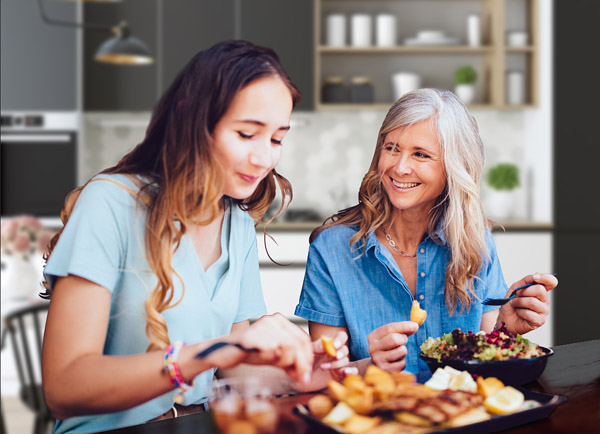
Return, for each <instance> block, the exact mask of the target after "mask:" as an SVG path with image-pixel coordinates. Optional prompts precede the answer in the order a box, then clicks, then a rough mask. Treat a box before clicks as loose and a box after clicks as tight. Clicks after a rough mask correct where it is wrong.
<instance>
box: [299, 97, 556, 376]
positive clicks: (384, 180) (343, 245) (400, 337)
mask: <svg viewBox="0 0 600 434" xmlns="http://www.w3.org/2000/svg"><path fill="white" fill-rule="evenodd" d="M483 160H484V152H483V144H482V141H481V138H480V137H479V131H478V127H477V123H476V121H475V119H474V118H473V117H472V116H471V115H470V114H469V112H468V111H467V109H466V107H465V106H464V104H462V103H461V102H460V100H459V99H458V98H457V97H456V96H455V95H454V94H452V93H451V92H449V91H440V90H436V89H421V90H418V91H414V92H410V93H408V94H405V95H404V96H403V97H402V98H400V99H399V100H398V101H396V103H394V105H393V106H392V107H391V108H390V110H389V112H388V114H387V116H386V118H385V120H384V121H383V124H382V126H381V129H380V131H379V136H378V139H377V145H376V148H375V154H374V156H373V160H372V162H371V166H370V168H369V171H368V172H367V174H366V175H365V177H364V179H363V182H362V184H361V187H360V191H359V203H358V205H355V206H353V207H350V208H348V209H345V210H342V211H340V212H338V213H337V214H335V215H333V216H332V217H330V218H329V219H328V220H327V221H326V223H325V224H324V225H323V226H321V227H319V228H317V229H315V231H314V232H313V233H312V234H311V238H310V241H311V246H310V250H309V255H308V263H307V269H306V274H305V278H304V285H303V288H302V293H301V296H300V302H299V304H298V306H297V308H296V315H298V316H301V317H303V318H306V319H308V320H309V327H310V334H311V336H312V338H313V339H314V338H317V337H319V336H321V335H322V334H333V333H335V332H337V331H340V330H343V331H346V332H348V334H349V336H350V344H349V345H350V353H351V359H353V360H355V361H356V362H354V363H356V364H357V365H358V366H359V369H360V370H361V371H362V370H364V368H365V367H366V365H368V364H369V363H375V364H376V365H378V366H379V367H382V368H384V369H386V370H389V371H398V370H402V369H407V370H410V371H412V372H420V371H426V370H427V366H426V364H425V363H424V362H423V361H421V360H420V359H419V352H420V351H419V346H420V344H421V343H422V342H423V341H424V340H425V339H427V337H430V336H432V337H437V336H440V335H442V334H443V333H447V332H449V331H451V330H453V329H455V328H458V327H460V328H461V329H463V330H465V331H466V330H473V331H476V330H484V331H486V332H489V331H491V330H492V329H493V328H494V327H499V326H501V325H502V323H505V324H506V325H507V327H508V330H509V331H511V332H516V333H521V334H523V333H526V332H528V331H531V330H533V329H536V328H538V327H540V326H541V325H543V324H544V322H545V320H546V318H547V315H548V312H549V299H548V294H547V292H548V291H549V290H551V289H552V288H554V287H555V286H556V285H557V281H556V279H555V278H554V277H553V276H552V275H550V274H533V275H528V276H525V277H524V278H523V279H521V280H520V281H518V282H515V283H514V284H513V285H512V286H511V289H512V288H514V287H516V286H519V285H522V284H524V283H530V282H533V281H535V282H536V284H535V285H533V286H530V287H529V288H527V289H525V290H523V291H521V292H520V293H519V294H518V297H516V298H515V299H514V300H512V301H511V302H510V303H508V304H506V305H504V306H502V308H500V309H498V306H485V305H483V304H481V300H483V299H484V298H486V297H496V298H497V297H504V296H505V295H506V294H507V291H508V288H507V285H506V283H505V282H504V278H503V276H502V270H501V268H500V263H499V261H498V257H497V254H496V248H495V245H494V241H493V238H492V236H491V232H490V229H489V228H490V222H489V221H488V220H487V219H486V218H485V216H484V213H483V209H482V206H481V202H480V197H479V187H480V181H481V172H482V168H483ZM414 300H417V301H418V302H419V303H420V304H421V307H422V308H424V309H425V310H426V311H427V313H428V317H427V320H426V321H425V323H424V324H423V325H422V326H421V327H419V326H418V325H417V324H416V323H414V322H411V321H410V320H409V319H410V310H411V306H412V303H413V301H414Z"/></svg>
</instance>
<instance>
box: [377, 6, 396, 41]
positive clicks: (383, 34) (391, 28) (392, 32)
mask: <svg viewBox="0 0 600 434" xmlns="http://www.w3.org/2000/svg"><path fill="white" fill-rule="evenodd" d="M376 26H377V27H376V43H377V46H378V47H393V46H395V45H396V17H395V16H394V15H392V14H379V15H377V18H376Z"/></svg>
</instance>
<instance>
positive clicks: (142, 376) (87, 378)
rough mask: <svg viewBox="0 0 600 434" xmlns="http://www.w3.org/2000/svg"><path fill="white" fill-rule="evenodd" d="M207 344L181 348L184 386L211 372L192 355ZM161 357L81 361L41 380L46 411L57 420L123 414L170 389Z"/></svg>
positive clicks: (101, 357) (87, 357)
mask: <svg viewBox="0 0 600 434" xmlns="http://www.w3.org/2000/svg"><path fill="white" fill-rule="evenodd" d="M208 345H210V342H209V341H205V342H203V343H201V344H196V345H190V346H188V347H184V348H183V349H182V350H181V353H180V355H179V360H178V363H179V365H180V369H181V374H182V377H183V379H184V380H185V381H191V380H193V378H194V377H195V376H196V375H198V374H200V373H201V372H204V371H206V370H208V369H210V368H211V367H212V366H211V364H210V363H209V361H208V360H196V359H194V354H196V353H197V352H199V351H201V350H202V349H203V348H205V347H207V346H208ZM163 359H164V353H163V352H162V351H153V352H150V353H145V354H137V355H130V356H105V355H97V354H89V355H84V356H81V357H79V358H77V359H75V360H73V361H72V362H71V363H70V364H68V365H66V367H65V368H64V369H62V370H61V371H59V372H55V373H53V374H52V375H48V374H47V375H45V376H44V394H45V397H46V401H47V404H48V407H49V408H50V410H51V411H52V413H53V414H54V415H55V416H56V417H57V418H58V419H65V418H68V417H73V416H81V415H89V414H99V413H110V412H116V411H123V410H126V409H129V408H131V407H135V406H136V405H140V404H142V403H144V402H146V401H149V400H151V399H153V398H156V397H158V396H160V395H162V394H164V393H167V392H169V391H171V390H173V388H174V386H173V385H172V384H171V380H170V377H169V375H168V374H166V373H164V372H163V371H162V367H163Z"/></svg>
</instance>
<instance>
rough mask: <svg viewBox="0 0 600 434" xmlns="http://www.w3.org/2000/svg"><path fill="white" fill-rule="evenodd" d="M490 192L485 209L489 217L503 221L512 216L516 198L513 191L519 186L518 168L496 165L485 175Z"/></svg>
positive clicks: (502, 164) (505, 164)
mask: <svg viewBox="0 0 600 434" xmlns="http://www.w3.org/2000/svg"><path fill="white" fill-rule="evenodd" d="M486 181H487V185H488V186H489V187H490V191H489V194H488V197H487V203H486V205H487V206H486V208H487V212H488V214H489V216H490V217H491V218H493V219H497V220H505V219H508V218H510V217H511V216H512V213H513V211H514V207H515V202H516V197H515V191H516V189H517V188H518V187H519V186H520V185H521V182H520V177H519V168H518V167H517V166H516V165H515V164H513V163H506V162H505V163H498V164H496V165H495V166H493V167H491V168H490V169H489V170H488V172H487V174H486Z"/></svg>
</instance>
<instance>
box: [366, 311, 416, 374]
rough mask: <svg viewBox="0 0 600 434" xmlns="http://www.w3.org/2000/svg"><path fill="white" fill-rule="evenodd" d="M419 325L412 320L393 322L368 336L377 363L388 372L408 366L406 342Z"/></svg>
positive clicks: (372, 355) (374, 361)
mask: <svg viewBox="0 0 600 434" xmlns="http://www.w3.org/2000/svg"><path fill="white" fill-rule="evenodd" d="M418 328H419V325H418V324H417V323H415V322H412V321H400V322H392V323H389V324H386V325H384V326H381V327H379V328H377V329H375V330H373V331H372V332H371V333H369V336H368V342H369V354H371V360H372V361H373V363H374V364H375V365H377V366H378V367H380V368H381V369H384V370H386V371H388V372H395V371H402V370H403V369H404V368H405V367H406V360H404V359H405V357H406V353H407V350H406V343H407V342H408V337H409V336H411V335H412V334H414V333H416V331H417V329H418Z"/></svg>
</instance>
